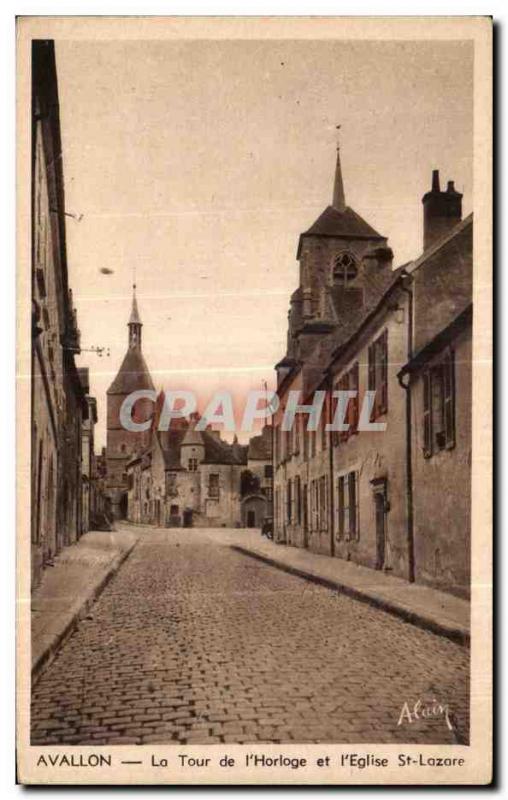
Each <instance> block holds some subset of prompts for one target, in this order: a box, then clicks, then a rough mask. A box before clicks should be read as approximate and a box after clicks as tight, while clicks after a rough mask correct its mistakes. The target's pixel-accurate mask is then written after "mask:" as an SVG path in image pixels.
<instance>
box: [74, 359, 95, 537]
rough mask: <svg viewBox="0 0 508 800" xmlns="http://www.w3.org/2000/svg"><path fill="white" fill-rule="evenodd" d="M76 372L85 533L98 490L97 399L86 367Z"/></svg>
mask: <svg viewBox="0 0 508 800" xmlns="http://www.w3.org/2000/svg"><path fill="white" fill-rule="evenodd" d="M78 373H79V378H80V381H81V385H82V387H83V391H84V393H85V402H86V409H85V413H84V415H83V422H82V426H81V495H82V503H81V533H86V532H87V531H89V530H90V528H91V527H93V526H92V522H93V510H94V507H95V505H96V499H95V498H94V494H95V493H96V492H97V491H98V487H97V474H96V465H95V452H94V444H95V425H96V424H97V400H96V399H95V397H91V396H90V376H89V370H88V367H82V368H81V369H78Z"/></svg>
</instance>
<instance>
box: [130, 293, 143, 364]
mask: <svg viewBox="0 0 508 800" xmlns="http://www.w3.org/2000/svg"><path fill="white" fill-rule="evenodd" d="M127 326H128V328H129V347H130V348H131V347H138V348H141V328H142V327H143V323H142V322H141V317H140V316H139V309H138V301H137V300H136V284H135V283H133V284H132V308H131V315H130V317H129V321H128V323H127Z"/></svg>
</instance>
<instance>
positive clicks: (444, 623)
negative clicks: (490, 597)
mask: <svg viewBox="0 0 508 800" xmlns="http://www.w3.org/2000/svg"><path fill="white" fill-rule="evenodd" d="M209 535H210V537H211V538H212V537H213V538H214V539H215V540H217V541H221V542H222V543H223V544H226V545H229V546H230V547H233V548H234V549H235V550H238V551H240V552H242V553H245V554H247V555H250V556H254V557H255V558H259V559H260V560H262V561H264V562H265V563H267V564H271V565H272V566H275V567H278V568H279V569H283V570H285V571H286V572H290V573H292V574H294V575H299V576H300V577H303V578H307V579H309V580H312V581H314V582H316V583H320V584H323V585H325V586H328V587H330V588H332V589H336V590H338V591H341V592H344V594H347V595H349V596H351V597H354V598H355V599H357V600H360V601H362V602H365V603H370V604H371V605H374V606H377V607H378V608H381V609H383V610H384V611H387V612H389V613H390V614H395V615H397V616H398V617H402V619H405V620H406V621H407V622H410V623H412V624H414V625H418V626H420V627H421V628H426V629H427V630H430V631H432V632H434V633H437V634H439V635H440V636H446V637H447V638H449V639H452V640H453V641H455V642H458V643H459V644H462V645H464V646H469V641H470V604H469V602H468V601H467V600H463V599H461V598H460V597H455V596H454V595H451V594H447V593H445V592H440V591H438V590H436V589H431V588H429V587H428V586H421V585H418V584H415V583H408V582H407V581H405V580H403V579H402V578H397V577H395V576H393V575H390V574H387V573H385V572H380V571H377V570H373V569H369V568H368V567H362V566H359V565H357V564H354V563H352V562H351V561H344V560H342V559H340V558H331V557H330V556H324V555H318V554H316V553H311V552H309V551H308V550H303V549H302V548H299V547H290V546H287V545H281V544H275V543H274V542H272V541H270V540H269V539H266V538H265V537H262V536H261V534H260V533H259V531H257V530H251V529H240V530H232V529H220V530H215V531H213V532H212V531H210V534H209Z"/></svg>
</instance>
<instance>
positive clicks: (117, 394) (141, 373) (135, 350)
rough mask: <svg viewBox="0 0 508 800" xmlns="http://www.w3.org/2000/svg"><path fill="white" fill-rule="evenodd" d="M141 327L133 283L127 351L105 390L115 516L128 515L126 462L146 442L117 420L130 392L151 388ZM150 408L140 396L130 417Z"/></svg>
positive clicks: (138, 419) (146, 413) (148, 413)
mask: <svg viewBox="0 0 508 800" xmlns="http://www.w3.org/2000/svg"><path fill="white" fill-rule="evenodd" d="M142 328H143V324H142V322H141V318H140V315H139V310H138V303H137V299H136V287H135V286H134V287H133V296H132V308H131V314H130V317H129V321H128V323H127V329H128V339H127V352H126V354H125V357H124V359H123V361H122V364H121V366H120V369H119V370H118V373H117V375H116V377H115V379H114V381H113V383H112V384H111V386H110V387H109V389H108V391H107V433H106V465H107V493H108V496H109V499H110V503H111V511H112V514H113V516H114V517H115V518H116V519H125V518H126V517H127V501H128V499H127V493H128V490H127V472H126V467H127V464H128V462H129V461H130V460H131V459H132V457H133V456H134V454H135V453H137V452H139V451H141V450H142V449H143V447H144V446H145V445H146V444H147V443H148V435H149V434H148V433H147V432H144V431H143V432H138V431H129V430H127V429H126V428H125V427H124V426H123V425H122V423H121V420H120V409H121V407H122V403H123V402H124V400H125V399H126V398H127V397H128V396H129V395H130V394H131V393H132V392H135V391H137V390H140V389H151V390H153V388H154V386H153V383H152V379H151V377H150V373H149V371H148V367H147V365H146V361H145V359H144V357H143V353H142V350H141V335H142ZM152 411H153V403H152V402H151V401H150V400H145V399H141V400H139V401H138V402H137V403H136V405H135V407H134V409H133V413H132V417H133V419H134V420H135V421H136V422H143V421H144V420H146V419H149V418H150V416H151V414H152Z"/></svg>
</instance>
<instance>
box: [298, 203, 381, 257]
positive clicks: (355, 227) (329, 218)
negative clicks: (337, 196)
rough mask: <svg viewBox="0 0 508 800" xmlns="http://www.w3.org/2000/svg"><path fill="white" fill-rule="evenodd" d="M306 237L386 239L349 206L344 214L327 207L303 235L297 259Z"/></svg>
mask: <svg viewBox="0 0 508 800" xmlns="http://www.w3.org/2000/svg"><path fill="white" fill-rule="evenodd" d="M305 236H341V237H344V238H350V239H379V240H380V241H383V240H384V239H385V238H386V237H385V236H381V234H380V233H378V232H377V231H376V230H374V228H372V227H371V225H369V224H368V222H365V220H364V219H363V218H362V217H361V216H360V215H359V214H357V213H356V211H353V209H352V208H350V207H349V206H346V209H345V211H342V212H341V211H337V209H336V208H334V207H333V206H327V207H326V208H325V210H324V211H323V213H322V214H320V216H319V217H318V218H317V220H316V221H315V222H314V224H313V225H311V226H310V228H309V229H308V230H307V231H305V232H304V233H302V234H301V236H300V241H299V243H298V253H297V256H296V257H297V258H299V257H300V249H301V246H302V239H303V238H304V237H305Z"/></svg>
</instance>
